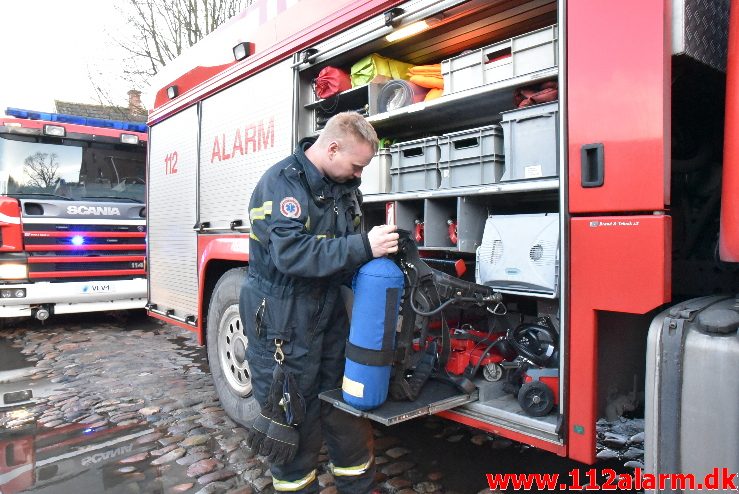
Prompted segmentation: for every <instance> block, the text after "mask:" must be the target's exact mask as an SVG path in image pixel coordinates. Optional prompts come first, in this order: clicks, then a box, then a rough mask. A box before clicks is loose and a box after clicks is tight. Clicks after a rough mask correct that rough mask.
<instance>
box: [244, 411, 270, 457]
mask: <svg viewBox="0 0 739 494" xmlns="http://www.w3.org/2000/svg"><path fill="white" fill-rule="evenodd" d="M269 413H270V412H269V408H267V407H262V409H261V410H260V411H259V415H258V416H257V418H255V419H254V422H253V423H252V424H251V427H249V428H247V429H246V445H247V446H248V447H249V449H250V450H252V451H254V452H255V453H259V450H260V449H261V447H262V442H263V441H264V438H265V437H266V436H267V429H268V428H269V424H270V422H271V421H270V418H269Z"/></svg>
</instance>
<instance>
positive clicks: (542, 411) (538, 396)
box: [518, 381, 554, 417]
mask: <svg viewBox="0 0 739 494" xmlns="http://www.w3.org/2000/svg"><path fill="white" fill-rule="evenodd" d="M518 404H519V405H521V408H522V409H523V411H524V412H526V414H527V415H530V416H532V417H543V416H545V415H547V414H548V413H549V412H551V411H552V408H554V393H552V390H551V389H549V387H548V386H547V385H546V384H544V383H543V382H541V381H531V382H527V383H525V384H524V385H523V386H521V390H520V391H519V392H518Z"/></svg>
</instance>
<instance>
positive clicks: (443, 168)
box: [439, 125, 505, 188]
mask: <svg viewBox="0 0 739 494" xmlns="http://www.w3.org/2000/svg"><path fill="white" fill-rule="evenodd" d="M439 149H440V151H441V152H440V158H439V171H440V172H441V188H449V187H464V186H465V185H481V184H492V183H496V182H498V181H499V180H500V178H501V176H502V175H503V169H504V166H505V161H504V156H503V130H502V129H501V128H500V126H499V125H489V126H487V127H479V128H476V129H470V130H463V131H460V132H453V133H450V134H444V135H443V136H441V137H439Z"/></svg>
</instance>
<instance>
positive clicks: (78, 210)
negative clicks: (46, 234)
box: [67, 206, 121, 216]
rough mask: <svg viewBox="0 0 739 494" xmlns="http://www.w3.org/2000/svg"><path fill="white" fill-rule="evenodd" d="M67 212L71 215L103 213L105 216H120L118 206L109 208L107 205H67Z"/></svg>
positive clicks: (97, 214) (98, 214)
mask: <svg viewBox="0 0 739 494" xmlns="http://www.w3.org/2000/svg"><path fill="white" fill-rule="evenodd" d="M67 214H71V215H85V214H93V215H96V216H100V215H105V216H120V215H121V211H120V210H119V209H118V208H111V207H108V206H105V207H100V206H92V207H90V206H68V207H67Z"/></svg>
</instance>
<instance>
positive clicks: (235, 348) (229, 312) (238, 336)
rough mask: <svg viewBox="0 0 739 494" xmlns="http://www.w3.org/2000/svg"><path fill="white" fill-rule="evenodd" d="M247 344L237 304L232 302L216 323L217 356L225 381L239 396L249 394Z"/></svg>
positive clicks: (249, 376) (249, 375)
mask: <svg viewBox="0 0 739 494" xmlns="http://www.w3.org/2000/svg"><path fill="white" fill-rule="evenodd" d="M247 345H248V342H247V340H246V335H244V330H243V327H242V325H241V317H240V316H239V306H238V305H236V304H234V305H232V306H230V307H229V308H228V309H226V310H225V311H224V313H223V316H222V317H221V320H220V321H219V324H218V358H219V360H220V363H221V369H222V370H223V375H224V376H225V377H226V382H228V385H229V387H230V388H231V389H232V390H233V391H234V392H235V393H236V394H238V395H240V396H247V395H249V394H251V374H250V372H249V364H248V363H247V362H246V347H247Z"/></svg>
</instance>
